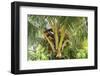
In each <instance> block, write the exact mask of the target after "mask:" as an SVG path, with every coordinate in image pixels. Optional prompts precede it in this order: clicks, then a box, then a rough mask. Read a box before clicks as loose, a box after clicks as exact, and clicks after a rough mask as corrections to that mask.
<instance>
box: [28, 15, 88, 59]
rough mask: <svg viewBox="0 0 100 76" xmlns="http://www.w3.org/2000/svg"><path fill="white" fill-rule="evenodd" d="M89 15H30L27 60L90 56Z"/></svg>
mask: <svg viewBox="0 0 100 76" xmlns="http://www.w3.org/2000/svg"><path fill="white" fill-rule="evenodd" d="M87 20H88V19H87V17H73V16H41V15H28V49H27V50H28V60H53V59H83V58H87V57H88V21H87Z"/></svg>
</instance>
